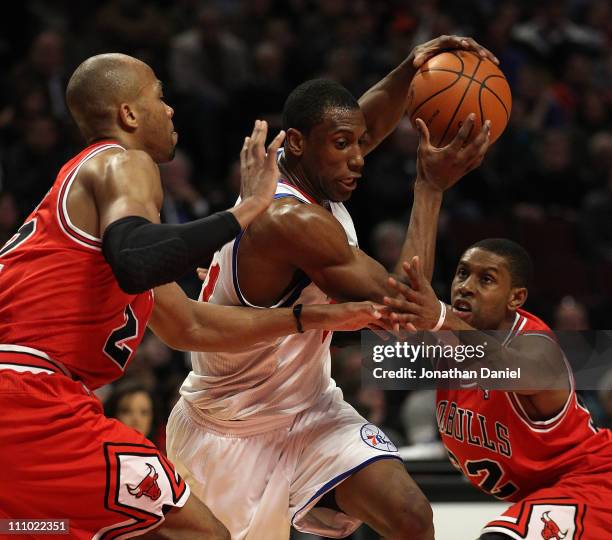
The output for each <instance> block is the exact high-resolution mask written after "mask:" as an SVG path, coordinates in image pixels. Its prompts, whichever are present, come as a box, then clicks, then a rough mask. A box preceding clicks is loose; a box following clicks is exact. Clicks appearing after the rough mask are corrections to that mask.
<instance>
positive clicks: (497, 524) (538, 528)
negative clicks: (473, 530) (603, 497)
mask: <svg viewBox="0 0 612 540" xmlns="http://www.w3.org/2000/svg"><path fill="white" fill-rule="evenodd" d="M566 501H567V502H566ZM513 509H515V510H514V511H513ZM584 512H585V508H584V505H583V504H577V503H576V502H575V501H571V500H563V499H559V500H549V501H543V500H542V501H529V500H527V501H524V502H523V503H521V504H519V505H515V506H514V507H511V509H509V510H508V511H506V513H505V514H504V515H503V516H500V517H499V518H497V519H496V520H494V521H491V522H490V523H489V524H488V525H487V526H486V527H485V528H484V529H483V532H503V533H504V534H506V535H508V536H509V537H510V538H516V539H517V540H522V539H528V540H576V539H578V538H580V537H581V534H582V531H583V521H584ZM512 514H514V515H512Z"/></svg>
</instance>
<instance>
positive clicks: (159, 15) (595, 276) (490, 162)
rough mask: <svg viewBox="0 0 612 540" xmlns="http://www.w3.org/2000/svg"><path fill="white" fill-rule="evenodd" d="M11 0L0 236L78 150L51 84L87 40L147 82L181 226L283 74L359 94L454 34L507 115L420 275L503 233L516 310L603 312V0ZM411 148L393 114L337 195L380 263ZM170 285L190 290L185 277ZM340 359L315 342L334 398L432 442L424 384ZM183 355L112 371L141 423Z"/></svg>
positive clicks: (279, 90) (405, 195)
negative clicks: (381, 138)
mask: <svg viewBox="0 0 612 540" xmlns="http://www.w3.org/2000/svg"><path fill="white" fill-rule="evenodd" d="M11 12H12V15H11V16H7V17H2V19H1V20H0V75H1V77H2V81H3V84H2V86H1V87H0V244H2V243H3V242H4V241H5V240H7V239H8V238H10V237H11V236H12V234H13V233H14V232H15V230H16V229H17V228H18V226H19V224H20V223H21V222H22V220H23V219H24V217H25V216H26V215H27V214H28V213H29V212H30V211H31V210H32V209H33V208H34V206H35V205H36V204H37V203H38V202H39V200H40V199H41V198H42V197H43V196H44V195H45V193H46V191H47V190H48V189H49V187H50V186H51V184H52V182H53V180H54V179H55V176H56V174H57V172H58V170H59V168H60V166H61V165H62V164H63V163H64V162H65V161H66V160H67V159H68V158H70V157H71V156H72V155H74V154H75V153H76V152H77V151H78V150H79V149H80V148H82V147H83V141H82V140H81V138H80V136H79V134H78V132H77V131H76V129H75V127H74V124H73V123H72V121H71V119H70V116H69V113H68V111H67V108H66V103H65V100H64V90H65V87H66V83H67V79H68V77H69V76H70V74H71V72H72V71H73V69H74V68H75V67H76V66H77V65H78V64H79V63H80V62H81V61H82V60H84V59H85V58H86V57H88V56H91V55H93V54H97V53H100V52H109V51H119V52H124V53H127V54H131V55H134V56H137V57H139V58H141V59H143V60H144V61H146V62H147V63H149V64H150V65H151V66H152V67H153V68H154V70H155V72H156V73H157V75H158V77H159V78H160V79H161V80H162V81H163V82H164V93H165V96H166V100H167V102H168V103H169V104H170V105H171V106H172V107H173V108H174V110H175V116H174V122H175V125H176V128H177V131H178V132H179V137H180V138H179V145H178V152H177V157H176V159H175V160H174V161H173V162H172V163H169V164H166V165H163V166H162V167H161V171H162V181H163V184H164V188H165V197H166V198H165V202H164V207H163V212H162V215H163V218H164V220H165V221H166V222H171V223H181V222H185V221H188V220H192V219H195V218H198V217H202V216H205V215H207V214H209V213H211V212H215V211H217V210H221V209H225V208H227V207H229V206H231V205H232V204H233V202H234V200H235V197H236V194H237V191H238V189H239V184H240V171H239V163H238V154H239V149H240V146H241V142H242V139H243V137H244V136H245V135H246V134H247V133H248V132H250V129H251V127H252V124H253V121H254V120H255V118H264V119H266V120H267V121H268V122H269V123H270V126H271V130H272V132H276V131H277V130H278V129H280V127H281V126H280V118H281V110H282V107H283V103H284V100H285V98H286V96H287V95H288V93H289V92H290V91H291V89H292V88H293V87H295V86H296V85H297V84H299V83H300V82H302V81H304V80H306V79H309V78H313V77H326V78H331V79H335V80H337V81H339V82H340V83H342V84H343V85H344V86H346V87H347V88H348V89H349V90H350V91H351V92H352V93H353V94H354V95H355V96H357V97H358V96H360V95H361V94H362V93H363V92H364V91H365V90H366V89H367V88H369V87H370V86H371V85H372V84H373V83H375V82H376V81H378V80H379V79H380V78H381V77H382V76H384V75H385V74H386V73H388V72H389V71H390V70H391V69H393V68H394V67H395V66H396V65H398V64H399V63H400V62H401V61H402V60H403V59H404V58H405V57H406V56H407V55H408V54H409V52H410V50H411V49H412V48H413V47H414V46H415V45H416V44H419V43H422V42H424V41H427V40H429V39H431V38H432V37H435V36H437V35H440V34H458V35H470V36H473V37H474V38H475V39H476V40H477V41H479V42H480V43H481V44H483V45H485V46H486V47H487V48H489V49H490V50H491V51H493V53H494V54H495V55H496V56H497V57H498V58H499V59H500V62H501V68H502V70H503V71H504V73H505V75H506V77H507V78H508V81H509V83H510V86H511V88H512V93H513V106H512V115H511V118H510V122H509V125H508V127H507V129H506V131H505V133H504V134H503V136H502V137H501V139H500V140H499V141H498V142H496V144H495V145H494V146H493V147H492V148H491V149H490V151H489V153H488V156H487V158H486V160H485V162H484V163H483V165H482V167H480V168H479V169H478V170H476V171H474V172H472V173H470V174H469V176H467V177H466V178H464V179H463V180H461V182H460V183H459V184H458V185H457V186H456V187H455V188H453V190H452V191H451V192H449V193H448V194H447V196H446V198H445V203H444V207H443V212H442V214H441V219H440V235H439V243H438V252H437V264H436V273H435V276H434V284H435V287H436V290H437V291H438V293H439V295H440V297H441V298H445V299H447V300H448V298H449V284H450V281H451V279H452V275H453V272H454V267H455V264H456V261H457V258H458V256H459V254H460V253H461V252H462V251H463V250H464V249H465V247H467V246H468V245H469V244H471V243H472V242H474V241H477V240H480V239H482V238H484V237H490V236H505V237H509V238H512V239H514V240H516V241H518V242H520V243H521V244H523V245H524V246H525V247H526V248H527V249H528V251H529V252H530V254H531V256H532V258H533V260H534V264H535V270H536V275H535V280H534V283H533V285H532V287H531V289H530V294H529V301H528V304H527V308H528V309H529V310H531V311H534V312H535V313H536V314H538V315H540V316H541V317H542V318H544V319H545V320H547V321H549V322H550V324H551V325H552V326H553V328H556V329H569V330H581V329H588V328H593V329H597V328H599V329H601V328H612V326H611V324H612V309H611V308H612V130H611V123H612V122H611V120H612V115H611V109H612V4H610V2H608V1H607V0H538V1H535V2H534V1H527V0H512V1H497V0H448V1H443V0H419V1H418V2H417V1H408V0H403V1H400V0H395V1H394V0H384V1H383V0H375V1H366V0H276V1H275V0H218V1H216V2H214V1H210V2H205V3H203V2H200V1H198V0H158V1H152V0H149V1H146V2H145V1H140V0H109V1H105V2H103V1H92V0H82V1H80V2H70V1H69V0H44V1H43V0H24V1H23V2H19V3H17V4H14V5H13V6H12V8H11ZM417 145H418V135H417V133H416V131H415V130H414V128H413V127H412V126H411V124H410V122H409V120H408V119H407V118H404V119H403V120H402V121H401V122H400V124H399V126H398V128H397V130H396V131H395V132H394V133H393V134H392V135H391V136H390V137H389V138H388V139H387V140H386V141H385V142H384V143H383V144H382V145H381V146H380V147H379V148H378V149H377V150H376V151H375V152H374V153H373V154H372V155H371V156H369V157H368V159H367V162H366V167H365V171H364V176H363V179H362V180H360V186H359V189H358V190H357V191H356V192H355V194H354V195H353V198H352V200H351V201H350V202H349V204H348V206H349V209H350V210H351V213H352V215H353V218H354V220H355V223H356V226H357V231H358V233H359V235H360V241H361V247H362V248H363V249H364V250H365V251H366V252H368V253H371V254H372V255H374V256H375V257H376V258H377V259H378V260H380V261H381V262H382V263H383V264H384V265H385V266H387V267H388V268H391V267H392V266H393V264H394V263H395V261H396V259H397V257H398V255H399V251H400V246H401V243H402V239H403V235H404V231H405V228H406V225H407V219H408V216H409V212H410V207H411V200H412V192H411V190H412V181H413V179H414V175H415V155H416V148H417ZM181 284H182V285H183V286H184V288H185V289H186V290H187V291H188V293H189V294H190V295H191V296H195V294H197V289H198V286H199V283H198V280H197V278H196V276H195V275H194V276H187V277H186V278H185V280H184V281H183V282H182V283H181ZM359 362H360V358H359V349H358V348H357V347H355V346H352V347H336V348H335V349H334V369H335V372H336V376H337V378H338V380H339V382H340V384H341V385H343V386H344V388H345V392H346V394H347V397H348V399H349V400H350V401H352V402H353V403H354V404H355V405H356V406H357V408H359V409H360V410H361V411H362V412H363V413H364V414H365V415H366V416H368V418H369V419H371V420H372V421H374V422H378V423H380V424H382V425H384V426H385V427H387V428H388V429H389V431H391V432H392V433H394V434H395V435H396V437H397V439H398V440H399V442H400V443H410V442H415V441H418V442H421V440H422V439H434V438H435V437H436V434H435V432H430V431H431V430H429V428H427V426H424V427H423V429H416V428H414V427H413V428H412V429H411V427H410V418H411V417H413V418H418V417H421V416H422V415H421V409H423V407H422V403H423V402H424V401H419V400H414V399H411V398H410V396H409V397H408V398H406V396H405V395H399V393H397V392H396V393H387V394H385V393H382V392H379V391H375V390H371V389H370V390H368V389H364V388H362V387H361V386H360V384H359V380H355V373H358V372H359V369H358V365H359ZM187 366H188V359H187V358H186V357H185V355H183V354H182V353H177V352H175V351H171V350H169V349H168V348H167V347H165V346H164V345H163V344H161V343H160V342H159V341H158V340H157V339H156V338H155V337H154V336H152V335H148V336H147V337H146V339H145V341H144V343H143V346H142V347H141V349H140V350H139V352H138V355H137V358H136V360H135V361H134V363H133V365H132V367H131V369H130V371H131V373H132V375H133V376H132V377H131V380H132V381H134V380H136V381H138V384H139V385H140V386H141V387H142V390H143V391H144V393H145V394H146V395H154V396H155V400H153V401H152V404H151V406H153V404H155V407H156V408H157V409H159V411H158V418H157V420H156V423H153V424H152V425H151V427H150V430H149V431H150V433H151V434H152V436H153V437H155V438H158V439H159V437H161V436H162V435H161V434H162V433H163V420H164V418H165V417H166V415H167V413H168V410H169V407H171V406H172V403H173V401H174V400H175V399H176V397H177V388H178V385H179V384H180V382H181V380H182V378H183V376H184V375H185V373H186V370H187ZM112 390H113V389H111V388H106V389H104V391H103V392H101V396H102V397H103V398H106V397H108V396H107V394H108V393H110V392H111V391H112ZM147 392H149V394H147ZM150 393H152V394H150ZM591 397H593V396H591ZM595 397H597V396H595ZM599 398H600V399H599V400H597V399H595V398H594V399H592V400H591V401H592V403H593V407H594V409H595V411H594V412H595V414H596V415H597V417H598V420H599V421H600V422H601V423H606V422H607V423H608V424H609V423H610V422H611V418H612V398H611V397H610V395H609V393H608V394H607V395H602V396H599ZM113 399H114V398H113ZM426 399H427V398H426ZM415 433H418V435H415Z"/></svg>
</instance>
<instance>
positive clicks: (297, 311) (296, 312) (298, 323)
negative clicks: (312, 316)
mask: <svg viewBox="0 0 612 540" xmlns="http://www.w3.org/2000/svg"><path fill="white" fill-rule="evenodd" d="M303 307H304V306H303V304H295V306H293V316H294V317H295V327H296V328H297V331H298V332H299V333H300V334H303V333H304V329H303V328H302V320H301V318H300V317H301V316H302V308H303Z"/></svg>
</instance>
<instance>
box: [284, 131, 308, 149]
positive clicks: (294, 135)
mask: <svg viewBox="0 0 612 540" xmlns="http://www.w3.org/2000/svg"><path fill="white" fill-rule="evenodd" d="M285 146H286V147H287V150H288V151H289V152H291V153H292V154H293V155H294V156H301V155H302V154H303V153H304V135H302V133H301V132H300V131H298V130H297V129H295V128H289V129H288V130H287V138H286V139H285Z"/></svg>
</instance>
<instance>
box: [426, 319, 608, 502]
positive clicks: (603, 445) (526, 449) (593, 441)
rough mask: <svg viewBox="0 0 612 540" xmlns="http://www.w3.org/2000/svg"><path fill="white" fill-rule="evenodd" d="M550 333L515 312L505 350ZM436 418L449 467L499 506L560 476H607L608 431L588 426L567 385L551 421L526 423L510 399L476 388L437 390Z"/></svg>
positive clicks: (587, 417)
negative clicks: (567, 392) (521, 340)
mask: <svg viewBox="0 0 612 540" xmlns="http://www.w3.org/2000/svg"><path fill="white" fill-rule="evenodd" d="M549 332H551V330H550V328H549V327H548V326H547V325H546V324H545V323H544V322H542V321H541V320H540V319H538V318H537V317H535V316H534V315H532V314H531V313H528V312H526V311H523V310H519V311H518V313H517V315H516V320H515V322H514V326H513V327H512V329H511V330H510V333H509V335H508V337H507V339H506V342H505V344H506V345H508V344H509V343H510V342H511V341H512V339H513V338H514V337H516V336H517V335H519V334H521V335H525V334H532V335H537V334H540V335H544V336H546V335H547V334H548V333H549ZM547 338H548V339H550V337H549V336H548V337H547ZM542 339H545V338H542ZM568 369H569V368H568ZM570 378H571V376H570ZM436 416H437V421H438V429H439V431H440V435H441V437H442V442H443V443H444V445H445V446H446V449H447V451H448V453H449V456H450V459H451V461H452V462H453V464H454V465H455V466H456V467H457V468H459V469H460V470H461V471H462V472H463V474H464V475H465V476H466V477H467V478H468V479H469V480H470V482H472V484H474V485H475V486H476V487H478V488H480V489H482V490H483V491H485V492H487V493H489V494H491V495H493V496H495V497H497V498H499V499H504V500H508V501H517V500H519V499H522V498H524V497H525V496H527V495H529V494H530V493H532V492H534V491H535V490H537V489H540V488H542V487H546V486H548V485H551V484H552V483H554V482H556V481H557V480H558V479H559V478H560V477H561V476H564V475H566V474H579V473H584V474H598V472H607V473H609V472H610V471H612V435H611V432H610V431H609V430H598V429H597V428H595V427H594V426H593V423H592V420H591V416H590V414H589V412H588V410H587V409H585V408H584V407H583V406H582V405H581V404H580V402H579V401H578V399H577V396H576V393H575V392H574V389H573V380H572V390H571V392H570V395H569V398H568V400H567V402H566V403H565V406H564V407H563V409H562V410H561V411H560V412H559V413H558V414H557V415H556V416H555V417H554V418H551V419H549V420H542V421H536V420H532V419H531V418H529V416H528V415H527V414H526V412H525V410H524V409H523V407H522V406H521V403H520V402H519V400H518V398H517V396H516V395H515V394H514V393H513V392H502V391H495V390H491V391H484V390H483V389H481V388H478V389H477V390H476V389H475V390H471V389H469V390H461V389H451V390H446V389H444V390H438V392H437V407H436Z"/></svg>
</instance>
